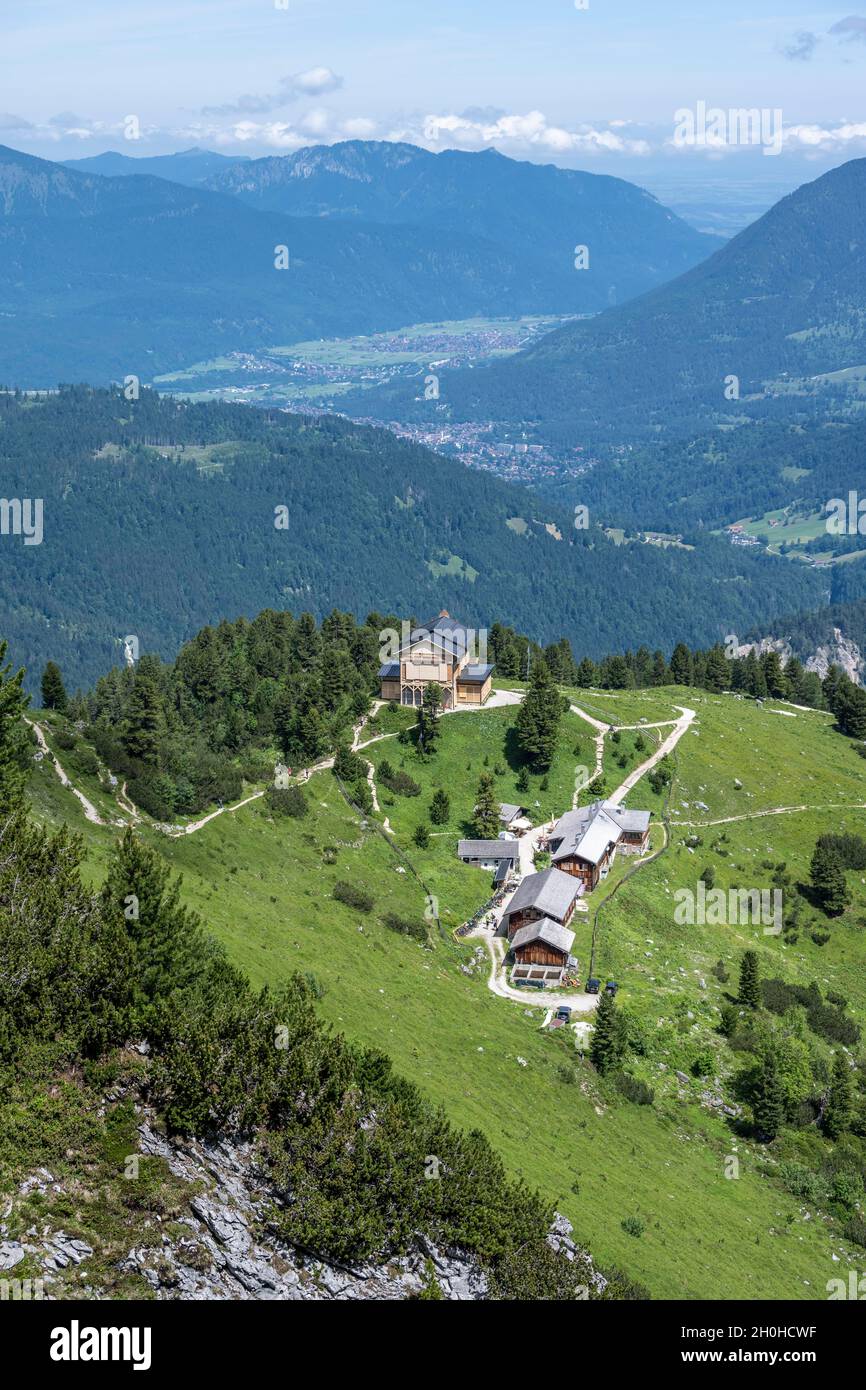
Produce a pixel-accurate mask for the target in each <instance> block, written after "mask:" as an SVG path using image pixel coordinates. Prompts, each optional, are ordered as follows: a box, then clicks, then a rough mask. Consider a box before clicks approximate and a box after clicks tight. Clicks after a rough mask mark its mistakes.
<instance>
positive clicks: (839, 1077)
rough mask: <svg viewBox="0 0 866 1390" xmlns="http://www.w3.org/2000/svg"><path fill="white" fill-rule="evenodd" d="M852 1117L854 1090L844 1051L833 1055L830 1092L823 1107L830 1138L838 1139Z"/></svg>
mask: <svg viewBox="0 0 866 1390" xmlns="http://www.w3.org/2000/svg"><path fill="white" fill-rule="evenodd" d="M853 1118H854V1091H853V1087H852V1084H851V1068H850V1067H849V1066H848V1059H847V1058H846V1056H845V1054H844V1052H837V1053H836V1054H835V1056H834V1057H833V1075H832V1078H831V1081H830V1092H829V1095H828V1097H827V1104H826V1106H825V1108H824V1129H825V1131H826V1133H827V1134H829V1136H830V1138H831V1139H838V1138H839V1135H840V1134H844V1132H845V1130H846V1129H850V1127H851V1121H852V1119H853Z"/></svg>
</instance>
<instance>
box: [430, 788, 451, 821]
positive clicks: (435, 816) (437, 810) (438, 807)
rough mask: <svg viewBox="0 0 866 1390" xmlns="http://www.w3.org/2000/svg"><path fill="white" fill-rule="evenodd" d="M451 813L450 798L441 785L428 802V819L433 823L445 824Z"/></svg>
mask: <svg viewBox="0 0 866 1390" xmlns="http://www.w3.org/2000/svg"><path fill="white" fill-rule="evenodd" d="M450 815H451V799H450V797H449V796H448V793H447V792H446V791H445V790H443V788H442V787H440V788H439V790H438V791H437V792H436V793H435V795H434V797H433V800H432V801H431V803H430V819H431V821H432V822H433V824H434V825H447V824H448V820H449V817H450Z"/></svg>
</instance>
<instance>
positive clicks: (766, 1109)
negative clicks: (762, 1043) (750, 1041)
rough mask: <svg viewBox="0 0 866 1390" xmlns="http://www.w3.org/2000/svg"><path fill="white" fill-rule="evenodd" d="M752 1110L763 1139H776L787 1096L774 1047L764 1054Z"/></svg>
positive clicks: (780, 1126) (756, 1126)
mask: <svg viewBox="0 0 866 1390" xmlns="http://www.w3.org/2000/svg"><path fill="white" fill-rule="evenodd" d="M752 1108H753V1110H754V1114H755V1129H756V1130H757V1132H758V1134H759V1135H760V1136H761V1138H763V1139H775V1137H776V1135H777V1134H778V1133H779V1130H780V1129H781V1128H782V1120H783V1119H784V1116H785V1096H784V1092H783V1090H782V1080H781V1077H780V1076H779V1062H778V1058H777V1056H776V1050H775V1048H774V1047H768V1049H767V1051H766V1053H765V1054H764V1060H763V1063H762V1065H761V1071H760V1074H759V1076H758V1081H757V1085H756V1088H755V1098H754V1103H753V1106H752Z"/></svg>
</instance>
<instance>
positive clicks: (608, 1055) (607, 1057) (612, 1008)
mask: <svg viewBox="0 0 866 1390" xmlns="http://www.w3.org/2000/svg"><path fill="white" fill-rule="evenodd" d="M624 1053H625V1037H624V1034H623V1028H622V1021H621V1019H620V1017H619V1015H618V1014H617V1011H616V1000H615V999H614V997H613V995H612V994H608V993H606V992H605V993H604V994H603V995H602V996H601V999H600V1000H599V1002H598V1008H597V1009H596V1011H595V1023H594V1026H593V1030H592V1042H591V1043H590V1048H589V1059H590V1061H591V1062H592V1065H593V1066H594V1067H595V1069H596V1071H598V1072H601V1074H602V1076H604V1075H605V1074H606V1073H607V1072H609V1071H615V1070H616V1068H617V1067H618V1066H619V1065H620V1063H621V1061H622V1059H623V1056H624Z"/></svg>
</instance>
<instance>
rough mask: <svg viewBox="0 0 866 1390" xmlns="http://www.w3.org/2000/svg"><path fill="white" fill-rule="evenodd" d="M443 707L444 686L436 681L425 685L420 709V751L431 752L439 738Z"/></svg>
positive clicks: (418, 726) (418, 725)
mask: <svg viewBox="0 0 866 1390" xmlns="http://www.w3.org/2000/svg"><path fill="white" fill-rule="evenodd" d="M441 709H442V687H441V685H437V684H436V682H435V681H431V682H430V684H429V685H426V686H425V687H424V694H423V697H422V699H421V705H420V707H419V710H418V724H417V728H418V751H419V752H421V753H424V754H427V755H429V754H431V753H433V752H434V750H435V748H436V741H437V739H438V738H439V713H440V711H441Z"/></svg>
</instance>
